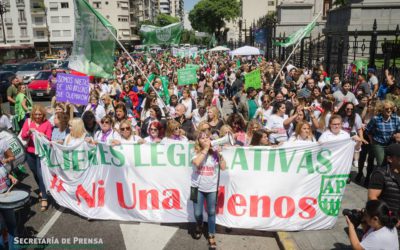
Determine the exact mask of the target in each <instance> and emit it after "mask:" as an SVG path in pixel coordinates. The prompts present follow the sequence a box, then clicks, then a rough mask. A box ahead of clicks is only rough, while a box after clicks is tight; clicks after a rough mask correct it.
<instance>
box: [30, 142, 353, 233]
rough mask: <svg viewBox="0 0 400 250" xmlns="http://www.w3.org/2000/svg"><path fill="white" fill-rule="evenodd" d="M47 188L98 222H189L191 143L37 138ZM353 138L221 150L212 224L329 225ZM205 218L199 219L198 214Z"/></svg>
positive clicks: (342, 186) (269, 227) (289, 227)
mask: <svg viewBox="0 0 400 250" xmlns="http://www.w3.org/2000/svg"><path fill="white" fill-rule="evenodd" d="M35 145H36V151H37V153H38V154H39V155H40V156H41V157H42V171H43V178H44V181H45V184H46V187H47V189H48V190H49V191H50V192H51V195H52V196H53V197H54V199H55V200H56V201H57V203H59V204H60V205H61V206H64V207H67V208H69V209H71V210H73V211H75V212H76V213H78V214H79V215H81V216H84V217H87V218H93V219H102V220H108V219H110V220H124V221H142V222H163V223H177V222H189V221H194V217H193V204H192V202H191V201H190V200H189V190H190V184H191V182H190V179H191V174H192V171H193V169H192V165H191V162H190V159H191V158H192V154H193V144H169V145H161V144H145V145H138V144H137V145H121V146H113V147H111V146H108V145H104V144H99V145H97V146H95V147H94V146H90V145H87V144H86V143H82V144H81V145H77V146H75V147H64V146H61V145H58V144H50V143H49V141H47V140H46V139H45V138H43V137H41V136H36V138H35ZM353 151H354V143H353V141H351V140H350V139H349V140H343V141H336V142H331V143H325V144H322V145H320V144H317V143H315V144H295V143H292V144H288V145H284V146H281V147H279V148H271V147H249V148H244V147H229V148H225V149H224V150H223V155H224V157H225V159H226V161H227V168H228V169H227V170H226V171H221V180H220V183H219V184H220V185H219V193H218V205H217V223H218V224H220V225H223V226H227V227H231V228H248V229H257V230H271V231H275V230H286V231H291V230H317V229H328V228H331V227H333V225H334V224H335V222H336V219H337V215H338V212H339V208H340V205H341V200H342V196H343V192H344V190H345V186H346V180H347V178H348V175H349V172H350V167H351V162H352V157H353ZM205 218H206V217H205Z"/></svg>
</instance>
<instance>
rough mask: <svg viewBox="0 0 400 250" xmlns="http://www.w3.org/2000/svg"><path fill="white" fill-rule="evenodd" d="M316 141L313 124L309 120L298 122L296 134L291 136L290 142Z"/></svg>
mask: <svg viewBox="0 0 400 250" xmlns="http://www.w3.org/2000/svg"><path fill="white" fill-rule="evenodd" d="M295 141H301V142H316V140H315V137H314V135H313V134H312V130H311V125H310V124H309V123H308V122H307V121H300V122H298V123H297V125H296V128H295V132H294V134H293V135H292V136H291V137H290V138H289V140H288V142H295Z"/></svg>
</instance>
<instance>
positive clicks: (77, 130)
mask: <svg viewBox="0 0 400 250" xmlns="http://www.w3.org/2000/svg"><path fill="white" fill-rule="evenodd" d="M68 127H69V134H68V135H67V136H66V137H65V140H64V146H73V145H77V144H80V143H82V142H83V141H84V140H85V137H86V134H87V133H86V130H85V125H84V123H83V120H82V119H81V118H77V117H76V118H73V119H72V120H70V121H69V122H68Z"/></svg>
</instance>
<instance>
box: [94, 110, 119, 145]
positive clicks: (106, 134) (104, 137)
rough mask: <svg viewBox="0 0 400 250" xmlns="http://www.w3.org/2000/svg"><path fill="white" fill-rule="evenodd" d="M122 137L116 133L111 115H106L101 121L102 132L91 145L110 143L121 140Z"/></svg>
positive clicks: (99, 132) (95, 136) (98, 133)
mask: <svg viewBox="0 0 400 250" xmlns="http://www.w3.org/2000/svg"><path fill="white" fill-rule="evenodd" d="M120 139H121V137H120V136H119V134H118V133H117V132H115V131H114V120H113V118H112V116H111V115H106V116H104V117H103V118H102V119H101V120H100V131H98V132H97V133H96V134H95V135H94V138H93V140H91V142H90V143H91V144H97V143H110V144H111V142H112V141H113V140H120Z"/></svg>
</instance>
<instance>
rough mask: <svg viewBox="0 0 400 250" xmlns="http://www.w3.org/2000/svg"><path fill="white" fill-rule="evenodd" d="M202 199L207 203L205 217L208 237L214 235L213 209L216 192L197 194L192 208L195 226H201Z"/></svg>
mask: <svg viewBox="0 0 400 250" xmlns="http://www.w3.org/2000/svg"><path fill="white" fill-rule="evenodd" d="M204 199H205V200H206V203H207V215H208V233H209V234H210V235H212V234H215V207H216V201H217V192H211V193H205V192H201V191H199V192H198V194H197V202H196V203H193V206H194V217H195V219H196V222H197V224H199V225H202V224H203V205H204Z"/></svg>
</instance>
